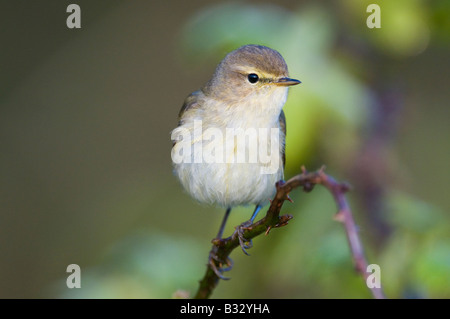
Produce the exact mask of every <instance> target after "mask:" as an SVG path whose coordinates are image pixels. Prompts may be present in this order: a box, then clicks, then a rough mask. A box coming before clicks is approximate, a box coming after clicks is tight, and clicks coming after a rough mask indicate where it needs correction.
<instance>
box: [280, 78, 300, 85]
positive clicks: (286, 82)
mask: <svg viewBox="0 0 450 319" xmlns="http://www.w3.org/2000/svg"><path fill="white" fill-rule="evenodd" d="M300 83H302V82H300V81H299V80H296V79H291V78H279V79H278V80H276V81H274V82H273V84H275V85H278V86H291V85H297V84H300Z"/></svg>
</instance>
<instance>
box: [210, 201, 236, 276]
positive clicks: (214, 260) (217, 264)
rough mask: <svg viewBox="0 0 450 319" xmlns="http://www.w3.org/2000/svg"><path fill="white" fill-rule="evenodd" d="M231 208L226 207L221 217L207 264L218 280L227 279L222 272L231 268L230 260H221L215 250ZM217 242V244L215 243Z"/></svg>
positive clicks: (231, 262)
mask: <svg viewBox="0 0 450 319" xmlns="http://www.w3.org/2000/svg"><path fill="white" fill-rule="evenodd" d="M230 212H231V207H228V208H227V210H226V211H225V215H224V216H223V219H222V223H221V224H220V228H219V232H218V233H217V236H216V238H215V239H213V244H214V246H213V248H212V249H211V251H210V252H209V260H208V264H209V265H210V267H211V269H212V270H213V271H214V273H215V274H216V276H217V277H219V278H220V279H225V280H226V279H229V278H227V277H224V276H223V275H222V272H224V271H229V270H231V268H232V267H233V261H232V260H231V259H230V258H227V259H226V260H222V259H220V258H219V257H218V256H217V250H218V249H219V244H218V243H220V241H221V240H222V236H223V231H224V229H225V225H226V223H227V220H228V216H229V215H230ZM216 242H217V243H216ZM223 265H226V266H227V267H223Z"/></svg>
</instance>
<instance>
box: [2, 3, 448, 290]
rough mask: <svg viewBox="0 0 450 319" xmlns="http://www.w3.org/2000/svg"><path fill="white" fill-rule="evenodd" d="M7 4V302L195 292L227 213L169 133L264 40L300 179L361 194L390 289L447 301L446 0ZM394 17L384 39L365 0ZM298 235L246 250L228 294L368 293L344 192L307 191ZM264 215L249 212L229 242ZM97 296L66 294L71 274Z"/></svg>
mask: <svg viewBox="0 0 450 319" xmlns="http://www.w3.org/2000/svg"><path fill="white" fill-rule="evenodd" d="M73 2H74V1H33V2H31V1H23V0H14V1H13V0H8V1H5V0H2V1H0V7H1V13H0V43H1V44H0V45H1V50H0V71H1V73H0V130H1V133H0V139H1V140H0V142H1V144H0V145H1V150H2V151H1V153H0V167H1V171H0V174H1V175H0V227H1V231H0V258H1V259H0V260H1V261H0V297H3V298H19V297H20V298H42V297H45V298H119V297H120V298H171V297H172V296H173V295H174V293H175V292H176V291H179V290H181V291H186V292H188V293H190V294H191V295H193V294H194V293H195V291H196V288H197V285H198V280H199V279H200V278H201V277H202V276H203V274H204V271H205V264H206V262H207V256H208V251H209V249H210V246H211V244H210V240H211V239H212V238H213V237H214V235H215V234H216V232H217V229H218V227H219V223H220V220H221V218H222V215H223V211H222V210H220V209H217V208H213V207H206V206H202V205H199V204H198V203H196V202H194V201H193V200H192V199H190V198H189V196H188V195H187V194H186V193H185V192H184V191H183V190H182V188H181V186H180V185H179V184H178V182H177V180H176V179H175V177H174V176H173V174H172V170H171V159H170V149H171V141H170V131H171V130H172V129H173V128H174V127H175V126H176V124H177V114H178V111H179V109H180V107H181V105H182V103H183V101H184V99H185V97H186V96H187V95H188V94H189V93H191V92H192V91H194V90H196V89H198V88H200V87H201V86H202V85H203V84H204V83H205V82H206V81H207V80H208V79H209V77H210V76H211V74H212V72H213V71H214V68H215V66H216V64H217V63H218V62H219V61H220V60H221V59H222V58H223V56H224V55H225V54H226V53H227V52H229V51H231V50H233V49H235V48H237V47H239V46H240V45H243V44H248V43H255V44H263V45H267V46H269V47H272V48H274V49H276V50H278V51H279V52H280V53H281V54H282V55H283V56H284V58H285V59H286V61H287V64H288V66H289V69H290V74H291V75H292V77H295V78H298V79H300V80H301V81H302V82H303V83H302V84H301V85H300V86H298V87H295V88H294V89H292V90H291V91H290V95H289V98H288V102H287V104H286V106H285V112H286V115H287V127H288V139H287V168H286V174H285V175H286V176H285V177H286V179H287V178H289V177H291V176H293V175H295V174H298V173H300V167H301V165H303V164H305V165H306V166H307V168H308V169H310V170H315V169H317V168H319V167H320V166H321V165H322V164H325V165H326V166H327V168H328V169H327V172H328V173H329V174H331V175H333V176H334V177H336V178H337V179H339V180H346V181H348V182H349V183H351V184H352V185H353V191H352V192H351V193H349V198H350V201H351V205H352V208H353V211H354V215H355V219H356V221H357V223H358V224H359V226H360V236H361V239H362V241H363V243H364V246H365V249H366V254H367V257H368V260H369V263H376V264H378V265H380V267H381V281H382V284H383V285H384V289H385V292H386V294H387V296H388V297H391V298H449V297H450V196H448V190H449V189H450V183H449V181H450V170H449V168H448V164H449V163H450V150H449V142H448V139H449V136H450V129H449V124H448V119H449V116H450V108H449V107H448V102H449V97H450V93H449V92H450V91H449V89H448V83H450V72H449V70H450V60H449V52H450V3H449V2H448V1H444V0H442V1H420V0H416V1H406V0H402V1H387V0H385V1H359V0H340V1H297V2H294V1H272V2H266V1H258V2H256V1H239V2H226V3H225V2H223V3H222V2H216V3H211V2H210V1H206V0H202V1H181V0H178V1H166V2H162V1H161V2H155V1H143V0H141V1H138V0H135V1H125V0H110V1H87V0H80V1H76V2H75V3H77V4H79V5H80V7H81V24H82V28H81V29H78V30H71V29H68V28H67V27H66V18H67V16H68V13H66V8H67V6H68V4H70V3H73ZM370 3H377V4H379V5H380V7H381V29H369V28H367V26H366V19H367V17H368V15H369V13H367V12H366V8H367V6H368V4H370ZM291 196H292V198H293V199H294V201H295V203H294V204H290V203H286V205H285V206H284V207H283V212H284V213H290V214H292V215H294V219H293V220H292V221H291V222H290V223H289V225H288V226H287V227H284V228H282V229H276V230H274V231H272V232H271V233H270V235H269V236H267V237H265V236H261V237H258V238H256V239H255V240H254V248H252V249H251V251H250V253H251V256H250V257H247V256H245V255H244V254H243V253H242V252H240V251H239V250H236V251H235V252H233V254H232V256H231V257H232V258H233V259H234V261H235V266H234V269H233V270H232V271H231V272H230V273H229V274H228V275H229V276H230V277H232V280H230V281H226V282H225V281H222V282H220V284H219V286H218V287H217V289H216V290H215V292H214V294H213V297H214V298H370V294H369V292H368V290H367V288H366V287H365V285H364V283H363V281H362V279H361V278H360V277H359V276H358V275H357V274H356V273H355V272H354V271H353V266H352V261H351V257H350V255H349V249H348V245H347V242H346V238H345V234H344V232H343V229H342V226H341V225H340V224H339V223H337V222H335V221H333V219H332V217H333V214H334V213H335V211H336V208H335V206H334V203H333V201H332V198H331V196H330V195H329V194H328V193H327V192H326V191H325V190H324V189H321V188H320V187H317V188H316V189H315V190H314V191H313V192H312V193H309V194H305V193H301V192H300V191H296V192H294V193H293V194H292V195H291ZM251 212H252V208H251V207H243V208H238V209H235V210H233V212H232V215H231V218H230V221H229V223H228V227H227V230H226V233H227V234H230V233H231V232H232V231H233V226H235V225H238V224H240V223H241V222H243V221H245V220H247V219H248V218H249V217H250V215H251ZM73 263H75V264H78V265H80V267H81V287H82V288H81V289H68V288H67V287H66V278H67V276H68V275H69V274H68V273H66V268H67V266H68V265H69V264H73Z"/></svg>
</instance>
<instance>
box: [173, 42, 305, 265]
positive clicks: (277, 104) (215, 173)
mask: <svg viewBox="0 0 450 319" xmlns="http://www.w3.org/2000/svg"><path fill="white" fill-rule="evenodd" d="M299 83H300V81H298V80H295V79H291V78H289V73H288V68H287V65H286V62H285V61H284V59H283V57H282V56H281V54H280V53H278V52H277V51H275V50H273V49H270V48H268V47H265V46H261V45H245V46H242V47H240V48H238V49H237V50H235V51H232V52H230V53H229V54H228V55H226V56H225V58H224V59H223V60H222V61H221V62H220V64H219V65H218V66H217V68H216V70H215V72H214V74H213V76H212V78H211V79H210V80H209V81H208V82H207V83H206V85H205V86H204V87H203V88H202V89H200V90H199V91H195V92H194V93H192V94H191V95H189V96H188V97H187V98H186V100H185V102H184V104H183V107H182V108H181V111H180V113H179V123H178V127H177V128H175V129H174V130H173V131H172V141H173V143H174V145H173V148H172V161H173V165H174V172H175V175H176V176H177V177H178V178H179V180H180V182H181V184H182V185H183V187H184V188H185V190H186V191H187V192H188V193H189V194H190V195H191V196H192V197H193V198H195V199H196V200H198V201H199V202H202V203H207V204H213V205H219V206H222V207H224V208H225V209H226V212H225V216H224V218H223V221H222V224H221V226H220V229H219V232H218V234H217V238H218V239H220V238H222V235H223V230H224V227H225V224H226V221H227V218H228V216H229V213H230V211H231V208H232V207H235V206H238V205H248V204H253V205H255V210H254V212H253V214H252V216H251V218H250V220H249V221H247V222H246V223H243V225H250V224H252V223H253V221H254V219H255V217H256V215H257V214H258V212H259V210H260V209H261V207H262V206H264V205H265V204H266V203H267V202H268V200H269V199H270V198H272V197H273V196H274V194H275V191H276V188H275V183H276V182H277V181H279V180H281V179H283V171H284V164H285V136H286V119H285V116H284V112H283V110H282V108H283V106H284V104H285V102H286V98H287V94H288V87H289V86H292V85H296V84H299ZM239 236H240V238H239V239H240V242H241V246H242V248H243V250H244V252H246V251H245V248H248V246H247V245H245V244H244V243H246V242H248V241H247V240H246V239H245V238H241V237H242V236H241V233H239ZM211 258H214V256H212V257H211V256H210V262H211ZM215 271H216V270H215ZM216 273H217V271H216Z"/></svg>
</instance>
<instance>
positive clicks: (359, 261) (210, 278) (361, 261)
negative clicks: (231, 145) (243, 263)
mask: <svg viewBox="0 0 450 319" xmlns="http://www.w3.org/2000/svg"><path fill="white" fill-rule="evenodd" d="M317 184H321V185H323V186H324V187H325V188H327V189H328V190H329V191H330V193H331V194H332V195H333V197H334V200H335V202H336V204H337V207H338V212H337V214H336V215H335V219H336V220H337V221H339V222H341V223H342V224H343V225H344V228H345V233H346V235H347V239H348V242H349V245H350V252H351V254H352V257H353V262H354V264H355V269H356V271H357V272H358V273H359V274H360V275H361V276H362V277H363V278H364V283H366V280H367V278H368V276H369V273H367V266H368V263H367V260H366V258H365V256H364V251H363V247H362V245H361V241H360V239H359V236H358V230H357V227H356V225H355V222H354V220H353V216H352V213H351V209H350V206H349V204H348V202H347V199H346V197H345V193H346V192H347V191H348V190H349V189H350V186H349V185H348V184H346V183H339V182H337V181H336V180H335V179H334V178H333V177H331V176H329V175H327V174H325V172H324V167H322V168H321V169H320V170H318V171H316V172H308V171H307V170H306V169H305V168H304V167H302V173H301V174H299V175H296V176H294V177H292V178H291V179H290V180H288V181H287V182H283V181H280V182H278V183H277V184H276V188H277V192H276V194H275V197H274V198H273V200H272V201H271V203H270V206H269V209H268V210H267V213H266V216H264V217H263V218H262V219H261V220H259V221H257V222H255V223H253V224H252V225H250V226H247V227H245V229H243V236H244V237H245V238H246V239H248V240H251V239H252V238H254V237H256V236H258V235H261V234H263V233H265V234H266V235H267V234H269V232H270V230H271V229H273V228H277V227H281V226H284V225H286V224H287V223H288V222H289V220H290V219H292V216H291V215H282V216H280V211H281V207H282V206H283V203H284V202H285V201H286V200H289V201H290V200H291V199H290V198H289V193H290V192H291V191H292V190H293V189H295V188H298V187H302V188H303V190H304V191H305V192H310V191H311V190H312V189H313V188H314V186H315V185H317ZM238 246H239V237H238V236H230V237H228V238H224V239H221V240H213V248H212V249H211V252H210V254H214V255H215V256H216V258H215V259H216V260H214V261H213V263H216V264H215V265H211V264H208V267H207V270H206V273H205V275H204V277H203V279H202V280H201V281H200V286H199V289H198V291H197V293H196V295H195V296H194V298H196V299H204V298H208V297H209V296H210V295H211V293H212V292H213V290H214V289H215V287H216V286H217V284H218V282H219V279H220V278H219V276H218V274H217V269H218V268H219V269H220V267H221V266H222V264H223V263H225V262H229V261H230V259H229V255H230V253H231V252H232V251H233V249H235V248H236V247H238ZM217 260H222V261H224V262H223V263H220V262H219V261H217ZM216 267H218V268H216ZM369 289H370V291H371V293H372V295H373V297H374V298H377V299H383V298H384V294H383V291H382V289H381V288H369Z"/></svg>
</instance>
